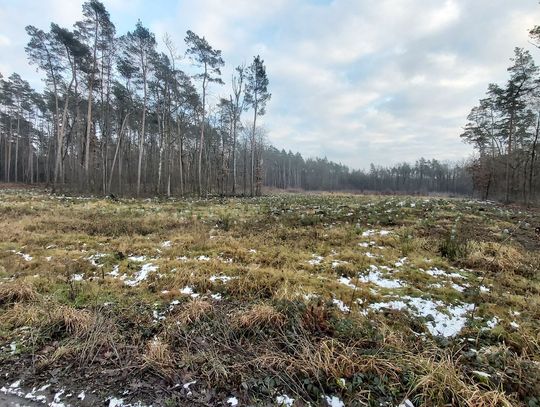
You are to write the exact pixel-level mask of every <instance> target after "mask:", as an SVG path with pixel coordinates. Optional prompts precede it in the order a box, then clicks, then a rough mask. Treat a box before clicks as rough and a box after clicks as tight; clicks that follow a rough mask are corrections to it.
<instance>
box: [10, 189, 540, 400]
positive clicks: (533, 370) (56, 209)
mask: <svg viewBox="0 0 540 407" xmlns="http://www.w3.org/2000/svg"><path fill="white" fill-rule="evenodd" d="M0 194H2V193H1V192H0ZM22 196H24V195H22ZM3 197H4V196H3ZM5 198H6V199H1V200H0V230H2V231H3V232H4V234H5V235H6V236H7V239H5V241H3V242H0V279H1V281H2V283H0V339H1V341H2V342H1V343H0V346H1V347H2V349H7V350H8V352H0V368H2V371H4V370H5V371H6V372H12V374H15V375H20V374H21V373H20V372H24V373H23V374H24V375H28V377H34V376H35V371H34V370H32V369H34V368H35V367H38V368H39V369H41V373H42V374H43V375H50V374H51V372H57V371H55V370H53V369H60V371H69V372H70V374H72V375H74V376H77V375H79V377H78V378H79V379H81V378H84V380H86V379H87V377H89V378H91V379H92V380H94V382H96V383H101V381H102V380H103V375H104V374H105V375H108V376H107V380H108V381H109V382H110V383H111V387H112V388H113V389H114V390H117V389H121V390H124V389H126V388H127V387H128V386H130V385H131V384H133V383H135V384H136V385H134V386H133V387H129V388H130V390H131V391H132V395H133V396H134V397H138V396H140V395H142V397H143V398H146V401H147V403H144V404H150V403H151V404H153V405H175V403H176V404H182V403H184V404H185V405H195V404H197V403H198V402H201V404H207V405H220V404H223V403H224V400H226V398H227V397H228V396H230V395H231V394H234V395H236V396H237V397H238V398H239V399H240V405H244V404H245V405H261V404H263V405H270V404H272V403H274V402H275V396H276V394H284V393H287V394H288V395H289V396H291V397H294V398H295V399H296V400H297V401H298V403H299V404H300V405H303V404H302V403H304V404H307V403H311V404H312V405H317V403H319V404H320V403H321V399H322V396H323V395H332V394H334V395H336V396H339V397H340V398H341V399H342V400H343V401H344V403H345V405H354V403H356V404H358V405H398V404H399V403H400V402H401V401H402V400H404V399H405V398H409V399H410V400H412V401H413V403H414V405H427V406H445V405H457V406H468V407H469V406H470V407H473V406H481V407H484V406H490V407H492V406H493V407H495V406H509V405H513V406H514V405H515V406H520V407H521V406H525V405H527V404H529V405H535V404H534V403H535V402H536V401H538V400H540V388H539V387H538V384H537V383H538V380H537V378H538V376H539V375H540V373H539V372H538V367H537V365H538V362H539V361H540V357H539V355H540V334H539V331H540V330H539V329H538V318H540V311H538V309H539V307H538V305H539V303H540V280H539V275H538V271H539V269H538V267H539V266H538V264H539V263H538V260H539V258H538V253H537V252H536V251H535V250H531V248H532V247H536V246H535V244H536V243H535V242H537V240H535V241H533V239H536V237H535V236H534V230H533V229H530V230H529V229H523V230H520V236H519V239H517V238H516V239H514V238H513V237H511V238H509V239H507V240H502V239H505V238H506V237H507V236H508V235H507V234H506V232H503V231H504V229H508V230H513V227H514V226H515V221H514V220H515V219H516V218H515V216H514V215H515V213H514V212H512V210H511V209H508V208H504V207H498V206H495V205H490V206H487V205H483V206H482V210H481V211H480V210H479V207H480V206H481V204H477V203H474V202H467V201H461V200H448V199H438V198H433V197H431V198H429V199H424V198H415V197H362V196H354V197H352V196H345V195H329V194H327V195H315V194H313V195H310V196H301V195H287V196H276V197H263V198H259V199H252V200H251V199H250V200H241V199H230V200H229V199H225V200H217V199H215V200H213V199H208V200H189V199H187V200H182V201H176V202H170V201H158V200H153V201H139V200H133V201H120V202H112V201H107V200H99V199H90V200H86V199H84V200H83V199H81V200H77V199H57V198H56V197H49V196H43V195H35V196H32V197H31V198H29V200H25V198H21V197H16V196H6V197H5ZM402 201H403V202H404V203H403V202H402ZM412 203H415V206H413V205H411V204H412ZM479 214H480V215H479ZM539 222H540V218H539V219H538V220H537V221H536V220H531V224H536V223H539ZM454 226H455V233H457V235H460V234H462V231H468V232H471V233H468V234H467V236H464V235H462V236H457V238H465V237H466V238H470V239H474V240H472V241H469V243H468V244H467V251H466V252H465V251H463V253H462V254H460V253H461V252H460V251H457V252H456V256H455V257H454V256H446V257H445V256H442V253H441V252H440V243H441V238H442V237H444V236H448V235H449V233H450V231H451V229H452V228H454ZM368 230H369V231H370V232H369V233H367V234H365V232H367V231H368ZM382 230H385V231H386V232H385V233H384V234H382V233H380V232H382ZM453 233H454V232H453ZM463 240H464V241H465V240H466V239H463ZM165 241H167V242H170V243H167V244H164V242H165ZM524 241H525V242H526V243H527V245H521V243H522V242H524ZM500 242H503V244H502V245H501V244H500ZM18 252H19V254H17V253H18ZM23 253H24V254H28V255H31V256H32V260H31V261H28V260H27V258H25V257H23V255H22V254H23ZM368 253H369V254H368ZM465 254H466V255H465ZM92 255H97V257H95V258H94V259H97V260H96V261H97V263H98V264H94V265H92V264H91V261H92V258H91V257H90V256H92ZM130 256H144V259H143V260H142V261H137V260H135V259H131V260H130V259H129V257H130ZM199 256H204V257H202V258H199ZM319 256H320V257H319ZM405 256H406V257H407V259H406V261H401V259H402V258H403V257H405ZM313 259H318V260H316V261H315V262H311V264H310V261H311V260H313ZM398 260H399V261H400V263H401V265H399V266H398V265H396V263H397V262H398ZM148 263H151V264H152V265H154V266H155V267H157V269H155V270H154V271H151V272H150V273H149V274H148V275H147V276H146V278H145V279H144V280H143V281H141V282H140V283H137V284H134V286H129V285H127V284H125V282H126V281H127V279H132V278H133V277H135V276H137V275H138V273H139V272H140V271H141V269H142V267H143V266H144V265H145V264H148ZM371 266H373V267H374V269H373V268H371V269H370V267H371ZM461 267H466V268H467V269H471V270H460V268H461ZM435 268H438V269H440V270H439V271H444V272H447V273H448V275H440V274H438V275H432V274H433V273H432V274H430V273H428V271H430V270H431V271H433V270H434V269H435ZM114 270H115V274H110V273H111V272H113V271H114ZM369 270H377V271H379V272H381V274H380V277H384V278H385V279H391V280H395V279H399V280H400V281H401V282H403V286H402V287H399V288H388V287H383V286H380V285H378V284H377V283H376V282H373V281H370V282H366V281H365V279H362V278H361V277H366V276H367V273H368V271H369ZM486 271H488V272H491V273H493V274H486ZM444 272H443V273H442V274H444ZM455 273H458V274H459V275H457V276H456V274H455ZM495 273H496V275H494V274H495ZM450 274H452V277H449V276H450ZM212 276H220V277H222V278H223V277H225V276H227V277H230V279H228V278H223V279H219V278H218V279H217V280H214V279H212V280H211V277H212ZM342 277H349V278H350V280H347V279H343V278H342ZM4 281H7V282H4ZM480 285H482V286H483V287H482V288H484V291H482V292H480ZM186 287H190V288H191V289H192V290H193V292H194V293H195V294H191V292H190V291H189V290H185V288H186ZM455 287H457V288H455ZM215 294H219V296H217V295H215ZM190 295H193V297H192V296H190ZM195 296H197V297H196V298H195ZM406 296H409V297H415V298H419V297H421V298H422V299H424V300H432V301H437V302H438V303H440V304H443V303H445V304H448V305H450V304H452V305H459V304H471V305H472V304H475V305H476V309H475V318H470V315H468V319H469V320H468V322H469V325H467V326H466V327H465V328H464V329H462V331H461V332H460V333H459V334H457V335H456V336H454V337H449V338H445V339H441V338H436V337H433V336H431V335H430V333H429V330H428V329H427V328H428V323H429V322H430V320H431V317H432V316H430V315H427V316H425V317H418V316H417V315H415V313H414V312H412V311H409V312H407V311H403V310H401V311H400V310H395V309H393V310H389V309H384V308H382V309H378V310H377V311H374V310H373V308H372V305H373V304H375V303H382V302H385V303H386V302H388V301H399V300H401V299H403V298H404V297H406ZM337 300H341V301H342V302H343V303H344V305H346V306H349V307H350V311H347V312H343V311H342V310H341V308H340V306H339V303H337V304H335V302H336V301H337ZM444 309H445V307H444V304H443V305H441V307H440V310H441V311H444ZM494 316H497V317H498V321H499V322H498V323H497V325H496V326H495V327H494V328H488V327H487V321H488V320H490V319H491V318H493V317H494ZM13 342H14V343H16V345H17V346H16V349H17V354H13V355H11V354H10V353H9V349H10V348H9V345H10V344H11V343H13ZM28 360H35V361H36V362H37V363H36V365H35V366H34V365H29V364H28V362H27V361H28ZM25 363H26V364H25ZM68 366H69V369H66V368H67V367H68ZM62 369H63V370H62ZM475 370H479V371H485V372H489V374H491V379H493V380H491V379H490V380H484V381H481V380H478V377H476V376H475V375H474V374H472V373H471V372H473V371H475ZM111 372H113V373H111ZM54 374H56V373H54ZM81 375H86V376H84V377H83V376H81ZM55 377H56V376H55ZM186 378H189V380H193V379H194V378H196V379H197V380H198V383H197V386H196V387H197V390H196V391H193V396H194V397H198V396H199V390H200V394H203V396H200V397H201V398H200V399H193V400H192V399H181V400H180V401H178V400H177V399H174V400H173V401H171V400H168V401H167V400H163V399H161V398H159V397H161V396H160V395H161V394H165V393H167V392H169V391H170V392H172V393H179V394H181V395H182V397H183V396H185V393H186V392H185V391H183V389H182V388H181V386H180V387H179V388H173V389H172V390H171V387H172V386H171V384H172V383H175V384H179V383H182V382H185V381H186V380H185V379H186ZM58 380H59V382H62V377H59V378H58ZM81 380H82V379H81ZM137 383H144V386H141V387H137V386H138V384H137ZM0 384H1V383H0ZM101 387H103V386H101ZM158 389H159V390H158ZM164 389H167V390H164ZM203 389H204V390H203ZM104 391H108V392H110V391H112V390H111V389H109V388H106V389H105V390H104ZM110 395H111V394H110V393H109V394H103V395H101V396H102V397H101V398H102V400H100V401H103V400H106V397H105V396H110ZM175 395H177V394H175ZM535 397H536V398H535ZM535 400H536V401H535ZM531 403H532V404H531Z"/></svg>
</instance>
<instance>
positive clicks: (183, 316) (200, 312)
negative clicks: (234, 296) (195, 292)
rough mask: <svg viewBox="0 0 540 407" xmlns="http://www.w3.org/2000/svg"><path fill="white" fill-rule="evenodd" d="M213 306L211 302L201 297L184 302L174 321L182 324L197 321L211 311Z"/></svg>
mask: <svg viewBox="0 0 540 407" xmlns="http://www.w3.org/2000/svg"><path fill="white" fill-rule="evenodd" d="M213 309H214V306H213V305H212V303H211V302H209V301H206V300H201V299H194V300H191V301H189V302H188V303H186V304H185V305H184V306H183V307H182V309H181V310H180V312H179V313H178V314H177V315H176V316H175V318H174V320H175V322H178V323H180V324H182V325H185V324H191V323H194V322H197V321H199V320H200V319H201V318H203V317H204V316H206V315H208V314H209V313H211V312H212V310H213Z"/></svg>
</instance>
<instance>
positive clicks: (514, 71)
mask: <svg viewBox="0 0 540 407" xmlns="http://www.w3.org/2000/svg"><path fill="white" fill-rule="evenodd" d="M530 35H531V38H532V39H533V41H534V42H535V43H536V44H540V27H535V28H534V29H532V30H531V31H530ZM511 61H512V65H511V66H510V67H509V68H508V73H509V78H508V80H507V82H506V83H505V84H504V85H497V84H490V85H489V86H488V90H487V93H486V96H485V97H484V98H483V99H481V100H480V101H479V103H478V105H477V106H475V107H474V108H473V109H472V110H471V112H470V114H469V116H468V118H467V119H468V122H467V124H466V126H465V128H464V132H463V134H462V135H461V137H462V139H463V140H464V141H465V142H467V143H470V144H472V145H473V146H474V148H475V150H476V152H477V156H476V158H475V159H474V161H473V162H472V164H471V174H472V178H473V183H474V189H475V191H477V193H478V195H479V196H480V197H481V198H482V199H498V200H504V201H505V202H510V201H519V202H523V203H531V202H534V201H537V200H538V191H539V189H540V180H539V177H538V173H539V171H540V163H539V162H538V152H539V151H538V149H539V147H538V144H539V143H538V141H539V139H538V136H539V133H540V70H539V68H538V66H537V65H536V64H535V62H534V60H533V57H532V56H531V54H530V52H529V51H527V50H524V49H522V48H516V49H515V51H514V57H513V58H512V59H511Z"/></svg>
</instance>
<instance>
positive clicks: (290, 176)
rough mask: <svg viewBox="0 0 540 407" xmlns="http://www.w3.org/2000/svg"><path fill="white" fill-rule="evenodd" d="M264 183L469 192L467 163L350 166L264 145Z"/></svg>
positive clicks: (305, 187)
mask: <svg viewBox="0 0 540 407" xmlns="http://www.w3.org/2000/svg"><path fill="white" fill-rule="evenodd" d="M263 157H264V160H263V162H264V165H263V171H264V179H265V185H267V186H269V187H272V188H279V189H303V190H314V191H317V190H322V191H338V190H359V191H363V192H388V193H391V192H403V193H419V194H426V193H445V194H452V195H470V194H471V193H472V179H471V176H470V173H469V163H466V162H463V163H442V162H440V161H437V160H426V159H424V158H421V159H419V160H417V161H416V162H415V163H414V164H409V163H400V164H396V165H394V166H387V167H383V166H375V165H373V164H371V167H370V169H369V171H362V170H352V171H351V170H350V169H349V168H348V167H347V166H345V165H342V164H337V163H335V162H332V161H328V160H327V159H326V158H325V159H320V158H315V159H306V160H304V159H303V158H302V156H301V155H300V154H298V153H296V154H293V153H292V152H288V153H287V152H285V151H284V150H281V151H279V150H277V149H276V148H274V147H268V148H265V149H264V154H263Z"/></svg>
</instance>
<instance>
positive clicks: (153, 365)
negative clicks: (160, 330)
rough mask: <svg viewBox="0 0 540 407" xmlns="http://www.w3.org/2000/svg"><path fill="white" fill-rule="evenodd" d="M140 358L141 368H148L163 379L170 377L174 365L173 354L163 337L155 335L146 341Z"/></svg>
mask: <svg viewBox="0 0 540 407" xmlns="http://www.w3.org/2000/svg"><path fill="white" fill-rule="evenodd" d="M142 360H143V364H142V368H143V369H150V370H151V371H153V372H154V373H156V374H157V375H158V376H161V377H162V378H164V379H167V380H170V379H172V377H173V374H174V370H173V367H174V365H175V363H174V356H173V354H172V352H171V350H170V347H169V345H168V344H167V343H166V342H165V341H163V339H161V338H159V337H155V338H153V339H152V340H150V341H148V343H147V344H146V349H145V351H144V353H143V355H142Z"/></svg>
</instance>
